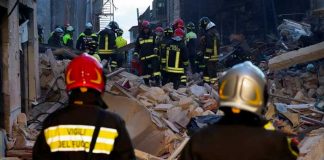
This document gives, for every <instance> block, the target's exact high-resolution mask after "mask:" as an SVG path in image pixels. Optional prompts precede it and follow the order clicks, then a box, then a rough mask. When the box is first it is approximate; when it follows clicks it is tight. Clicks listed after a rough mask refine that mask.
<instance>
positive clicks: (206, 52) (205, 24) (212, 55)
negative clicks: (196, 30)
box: [199, 17, 219, 84]
mask: <svg viewBox="0 0 324 160" xmlns="http://www.w3.org/2000/svg"><path fill="white" fill-rule="evenodd" d="M199 27H200V29H201V34H202V35H201V36H200V39H199V50H200V52H199V53H200V54H199V55H200V56H201V57H203V62H204V64H205V66H204V71H203V80H204V82H205V83H211V84H214V83H216V80H217V79H216V77H217V71H218V67H219V65H218V58H219V57H218V56H219V38H218V32H217V30H216V25H215V24H214V23H213V22H211V21H210V20H209V18H207V17H203V18H201V19H200V21H199Z"/></svg>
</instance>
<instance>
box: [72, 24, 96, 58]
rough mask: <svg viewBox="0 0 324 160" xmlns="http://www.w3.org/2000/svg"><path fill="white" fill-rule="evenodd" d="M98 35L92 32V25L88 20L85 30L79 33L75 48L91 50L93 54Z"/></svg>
mask: <svg viewBox="0 0 324 160" xmlns="http://www.w3.org/2000/svg"><path fill="white" fill-rule="evenodd" d="M97 43H98V36H97V34H96V33H94V32H93V26H92V24H91V23H90V22H88V23H86V25H85V30H84V32H82V33H81V34H80V35H79V38H78V40H77V43H76V49H78V50H80V51H87V52H89V50H90V51H92V53H89V54H93V53H95V52H96V50H97V46H98V45H96V44H97Z"/></svg>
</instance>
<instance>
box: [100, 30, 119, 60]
mask: <svg viewBox="0 0 324 160" xmlns="http://www.w3.org/2000/svg"><path fill="white" fill-rule="evenodd" d="M98 36H99V54H111V53H112V50H113V49H116V35H115V32H114V31H113V30H111V29H108V28H105V29H103V30H101V31H100V32H99V34H98Z"/></svg>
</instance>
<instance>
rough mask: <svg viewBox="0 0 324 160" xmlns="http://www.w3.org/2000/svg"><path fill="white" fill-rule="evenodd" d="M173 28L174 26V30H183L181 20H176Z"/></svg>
mask: <svg viewBox="0 0 324 160" xmlns="http://www.w3.org/2000/svg"><path fill="white" fill-rule="evenodd" d="M173 26H174V29H177V28H182V29H183V28H184V22H183V20H182V19H181V18H178V19H176V20H175V21H174V23H173Z"/></svg>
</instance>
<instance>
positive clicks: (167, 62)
mask: <svg viewBox="0 0 324 160" xmlns="http://www.w3.org/2000/svg"><path fill="white" fill-rule="evenodd" d="M169 55H170V50H169V49H167V50H166V67H165V68H166V70H167V69H168V67H169Z"/></svg>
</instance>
